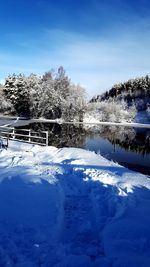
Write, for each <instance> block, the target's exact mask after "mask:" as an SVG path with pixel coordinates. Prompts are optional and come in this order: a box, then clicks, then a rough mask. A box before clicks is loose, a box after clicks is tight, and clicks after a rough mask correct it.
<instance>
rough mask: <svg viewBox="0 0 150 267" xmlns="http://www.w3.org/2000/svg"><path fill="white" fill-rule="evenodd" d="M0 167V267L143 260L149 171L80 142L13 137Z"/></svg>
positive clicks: (148, 256)
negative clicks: (37, 142) (59, 144)
mask: <svg viewBox="0 0 150 267" xmlns="http://www.w3.org/2000/svg"><path fill="white" fill-rule="evenodd" d="M0 173H1V175H0V266H12V267H13V266H17V267H26V266H28V267H37V266H42V267H51V266H54V267H100V266H102V267H112V266H113V267H129V266H130V267H141V266H142V267H149V266H150V228H149V225H150V179H149V177H147V176H145V175H142V174H139V173H136V172H132V171H130V170H128V169H126V168H124V167H122V166H120V165H118V164H117V163H114V162H110V161H108V160H106V159H104V158H103V157H102V156H100V155H96V154H95V153H93V152H89V151H86V150H83V149H76V148H62V149H57V148H55V147H40V146H34V145H29V144H21V143H17V142H13V141H12V142H10V143H9V148H8V149H7V150H6V149H1V152H0Z"/></svg>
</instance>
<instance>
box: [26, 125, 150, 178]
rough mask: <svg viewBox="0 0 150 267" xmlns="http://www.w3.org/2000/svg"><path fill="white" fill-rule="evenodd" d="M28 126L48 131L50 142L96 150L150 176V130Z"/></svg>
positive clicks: (118, 127) (110, 158)
mask: <svg viewBox="0 0 150 267" xmlns="http://www.w3.org/2000/svg"><path fill="white" fill-rule="evenodd" d="M21 128H22V127H21ZM24 128H25V127H24ZM26 128H31V129H32V130H34V131H39V132H40V131H48V132H49V145H52V146H56V147H58V148H60V147H77V148H84V149H87V150H90V151H95V152H96V153H100V154H101V155H102V156H104V157H105V158H107V159H109V160H113V161H115V162H118V163H119V164H121V165H123V166H126V167H128V168H129V169H131V170H136V171H139V172H142V173H145V174H148V175H150V129H140V128H129V127H122V126H96V127H93V128H90V129H84V128H83V127H82V126H81V125H80V126H74V125H67V124H62V125H59V124H52V123H34V124H29V125H28V126H26Z"/></svg>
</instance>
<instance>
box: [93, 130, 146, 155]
mask: <svg viewBox="0 0 150 267" xmlns="http://www.w3.org/2000/svg"><path fill="white" fill-rule="evenodd" d="M97 134H99V135H100V136H101V137H102V138H104V139H107V140H109V141H110V142H111V144H112V145H113V146H114V149H115V147H116V146H119V147H120V148H123V149H124V150H126V151H131V152H135V153H138V154H141V155H143V156H144V155H147V154H149V153H150V130H149V129H141V128H129V127H118V126H100V128H99V129H95V131H93V130H92V131H91V137H92V136H93V137H94V136H95V135H97Z"/></svg>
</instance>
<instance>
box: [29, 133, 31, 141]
mask: <svg viewBox="0 0 150 267" xmlns="http://www.w3.org/2000/svg"><path fill="white" fill-rule="evenodd" d="M30 142H31V130H29V143H30Z"/></svg>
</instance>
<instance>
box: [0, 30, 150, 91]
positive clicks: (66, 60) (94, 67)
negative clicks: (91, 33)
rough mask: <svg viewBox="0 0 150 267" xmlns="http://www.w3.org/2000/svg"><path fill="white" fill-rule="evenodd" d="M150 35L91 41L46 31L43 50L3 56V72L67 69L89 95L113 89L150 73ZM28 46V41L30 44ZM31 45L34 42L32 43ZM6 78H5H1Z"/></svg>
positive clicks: (0, 70) (128, 33)
mask: <svg viewBox="0 0 150 267" xmlns="http://www.w3.org/2000/svg"><path fill="white" fill-rule="evenodd" d="M149 40H150V35H149V34H148V35H146V33H145V32H144V33H142V32H141V30H140V31H139V32H137V31H133V34H131V31H125V32H122V35H120V36H119V38H116V37H113V38H111V39H110V38H105V39H104V38H100V37H99V36H96V37H94V38H90V37H88V36H84V35H81V34H78V33H74V34H72V33H68V32H63V31H59V30H51V31H49V30H45V33H44V37H43V38H42V37H41V44H42V42H43V45H41V46H40V47H38V49H37V46H36V40H35V42H34V43H33V42H32V47H33V46H34V45H35V46H36V49H35V51H34V50H32V54H31V53H30V54H28V53H27V52H24V53H22V54H21V53H19V54H20V55H19V54H18V53H17V52H15V53H13V52H12V53H10V52H9V54H8V53H6V52H5V53H3V54H2V53H1V54H0V62H1V64H0V72H1V73H2V74H3V76H7V75H8V73H13V72H24V73H26V74H29V73H31V72H36V73H38V74H42V73H43V72H45V71H47V70H49V69H51V68H57V67H58V66H60V65H63V66H64V67H65V69H66V70H67V73H68V75H69V76H70V77H71V79H72V81H73V82H76V83H80V84H81V85H83V86H85V87H86V88H87V89H88V92H89V95H90V96H92V95H93V94H97V93H100V92H103V91H105V90H106V89H109V88H110V87H111V86H112V85H113V84H114V83H118V82H121V81H124V80H126V79H129V78H133V77H136V76H141V75H145V74H147V73H149V69H150V58H149V55H150V47H149ZM26 42H27V41H26ZM28 42H29V43H30V40H28ZM0 78H2V79H3V78H4V77H0Z"/></svg>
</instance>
